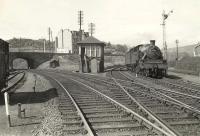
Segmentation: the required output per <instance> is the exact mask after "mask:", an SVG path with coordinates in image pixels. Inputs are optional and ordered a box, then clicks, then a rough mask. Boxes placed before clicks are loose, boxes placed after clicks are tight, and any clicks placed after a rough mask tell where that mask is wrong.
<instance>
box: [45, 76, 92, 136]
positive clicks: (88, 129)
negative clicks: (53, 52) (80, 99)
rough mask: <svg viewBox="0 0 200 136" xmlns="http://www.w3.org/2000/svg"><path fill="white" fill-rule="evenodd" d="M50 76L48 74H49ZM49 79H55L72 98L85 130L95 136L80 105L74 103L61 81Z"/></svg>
mask: <svg viewBox="0 0 200 136" xmlns="http://www.w3.org/2000/svg"><path fill="white" fill-rule="evenodd" d="M49 77H50V76H49ZM50 78H51V79H53V80H55V81H56V82H57V83H58V84H59V85H60V86H61V87H62V89H63V90H65V92H66V93H67V95H68V96H69V97H70V99H71V100H72V102H73V104H74V105H75V107H76V109H77V111H78V113H79V115H80V117H81V119H82V121H83V123H84V125H85V126H86V130H87V131H88V133H89V135H90V136H95V133H94V132H93V131H92V128H91V127H90V125H89V124H88V122H87V120H86V118H85V116H84V114H83V112H82V110H81V109H80V107H79V106H78V104H77V103H76V101H75V99H74V98H73V97H72V96H71V94H70V93H69V91H68V90H67V89H66V88H65V87H64V86H63V85H62V83H60V82H59V81H58V80H57V79H55V78H52V77H50Z"/></svg>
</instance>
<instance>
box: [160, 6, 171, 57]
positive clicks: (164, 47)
mask: <svg viewBox="0 0 200 136" xmlns="http://www.w3.org/2000/svg"><path fill="white" fill-rule="evenodd" d="M170 13H173V11H172V10H171V11H170V12H169V13H168V14H166V13H165V11H164V10H163V14H162V17H163V23H162V24H161V25H162V26H163V58H164V60H167V43H166V19H167V18H168V16H169V15H170Z"/></svg>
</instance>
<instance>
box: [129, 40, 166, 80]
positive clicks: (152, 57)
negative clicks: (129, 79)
mask: <svg viewBox="0 0 200 136" xmlns="http://www.w3.org/2000/svg"><path fill="white" fill-rule="evenodd" d="M125 64H126V66H127V69H129V70H131V71H134V72H136V73H137V74H141V75H144V76H149V77H155V78H162V77H164V76H166V74H167V68H168V66H167V62H166V60H164V59H163V56H162V52H161V50H160V49H159V47H157V46H156V45H155V40H150V44H140V45H137V46H136V47H134V48H132V49H130V50H129V51H128V52H127V53H126V55H125Z"/></svg>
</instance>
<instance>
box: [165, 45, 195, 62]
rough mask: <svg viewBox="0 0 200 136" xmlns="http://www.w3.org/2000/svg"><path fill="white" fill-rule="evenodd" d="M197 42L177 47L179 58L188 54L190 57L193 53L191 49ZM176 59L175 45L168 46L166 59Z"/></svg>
mask: <svg viewBox="0 0 200 136" xmlns="http://www.w3.org/2000/svg"><path fill="white" fill-rule="evenodd" d="M196 45H197V44H193V45H188V46H182V47H179V48H178V52H179V54H178V55H179V59H181V58H183V57H185V56H190V57H192V56H193V55H194V54H193V49H194V47H195V46H196ZM175 59H176V47H174V48H169V49H168V60H169V61H174V60H175Z"/></svg>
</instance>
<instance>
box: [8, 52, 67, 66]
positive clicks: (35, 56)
mask: <svg viewBox="0 0 200 136" xmlns="http://www.w3.org/2000/svg"><path fill="white" fill-rule="evenodd" d="M55 55H58V56H64V55H67V53H51V52H12V51H11V52H10V53H9V65H10V67H11V69H12V68H13V61H14V60H15V59H17V58H21V59H24V60H26V61H27V63H28V67H29V68H30V69H35V68H37V67H38V66H39V65H40V64H42V63H44V62H46V61H49V60H51V59H52V58H53V56H55Z"/></svg>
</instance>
